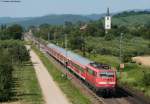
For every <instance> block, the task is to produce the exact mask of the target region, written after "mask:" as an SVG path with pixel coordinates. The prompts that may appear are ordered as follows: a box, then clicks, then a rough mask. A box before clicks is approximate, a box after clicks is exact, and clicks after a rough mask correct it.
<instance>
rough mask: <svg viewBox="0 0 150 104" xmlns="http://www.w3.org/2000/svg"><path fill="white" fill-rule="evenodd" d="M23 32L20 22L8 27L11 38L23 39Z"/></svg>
mask: <svg viewBox="0 0 150 104" xmlns="http://www.w3.org/2000/svg"><path fill="white" fill-rule="evenodd" d="M22 32H23V28H22V27H21V26H20V25H18V24H15V25H12V26H9V27H8V28H7V35H9V36H10V38H11V39H21V38H22Z"/></svg>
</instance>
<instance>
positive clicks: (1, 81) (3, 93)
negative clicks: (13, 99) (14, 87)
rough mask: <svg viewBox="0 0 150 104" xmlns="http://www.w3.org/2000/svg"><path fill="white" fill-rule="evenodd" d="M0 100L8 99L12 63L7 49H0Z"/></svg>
mask: <svg viewBox="0 0 150 104" xmlns="http://www.w3.org/2000/svg"><path fill="white" fill-rule="evenodd" d="M0 54H1V55H0V101H6V100H8V99H10V95H11V81H12V70H13V68H12V65H11V60H10V59H9V57H8V56H9V54H8V52H7V51H3V52H2V51H0Z"/></svg>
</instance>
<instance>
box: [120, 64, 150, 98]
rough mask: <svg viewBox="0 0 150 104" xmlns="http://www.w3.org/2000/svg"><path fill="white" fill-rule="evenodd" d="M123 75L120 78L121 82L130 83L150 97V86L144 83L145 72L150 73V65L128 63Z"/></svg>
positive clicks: (129, 84)
mask: <svg viewBox="0 0 150 104" xmlns="http://www.w3.org/2000/svg"><path fill="white" fill-rule="evenodd" d="M125 66H126V67H125V69H124V71H123V73H122V74H123V75H122V76H123V77H122V78H121V79H120V80H119V81H120V83H122V84H125V85H128V86H130V87H132V88H134V89H136V90H140V91H142V92H143V93H144V94H145V95H146V96H149V97H150V86H146V85H144V81H143V77H144V72H145V73H150V67H145V66H142V65H137V64H135V63H128V64H126V65H125ZM149 77H150V76H149Z"/></svg>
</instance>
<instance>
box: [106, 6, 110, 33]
mask: <svg viewBox="0 0 150 104" xmlns="http://www.w3.org/2000/svg"><path fill="white" fill-rule="evenodd" d="M110 29H111V16H110V14H109V8H107V14H106V16H105V30H106V31H107V30H110Z"/></svg>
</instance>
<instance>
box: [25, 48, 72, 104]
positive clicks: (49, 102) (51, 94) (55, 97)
mask: <svg viewBox="0 0 150 104" xmlns="http://www.w3.org/2000/svg"><path fill="white" fill-rule="evenodd" d="M28 48H29V47H28ZM30 56H31V61H32V62H33V63H34V69H35V71H36V75H37V79H38V81H39V84H40V86H41V89H42V93H43V97H44V100H45V103H46V104H70V102H69V101H68V99H67V98H66V96H65V95H64V94H63V93H62V91H61V90H60V89H59V87H58V86H57V84H56V83H55V82H54V81H53V79H52V77H51V76H50V75H49V73H48V71H47V69H46V68H45V66H44V65H43V63H42V62H41V60H40V59H39V57H38V56H37V55H36V53H35V52H34V51H32V50H31V51H30Z"/></svg>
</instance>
